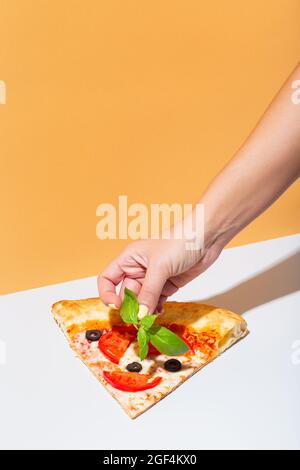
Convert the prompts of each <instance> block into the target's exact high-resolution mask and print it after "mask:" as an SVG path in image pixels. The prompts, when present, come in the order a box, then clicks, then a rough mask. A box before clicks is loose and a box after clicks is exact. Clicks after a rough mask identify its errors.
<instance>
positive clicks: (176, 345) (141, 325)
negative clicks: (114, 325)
mask: <svg viewBox="0 0 300 470" xmlns="http://www.w3.org/2000/svg"><path fill="white" fill-rule="evenodd" d="M138 311H139V303H138V300H137V298H136V295H135V294H134V292H132V291H131V290H130V289H127V288H126V289H125V291H124V300H123V303H122V307H121V310H120V315H121V317H122V320H123V321H124V322H125V323H130V324H134V325H137V327H138V333H137V340H138V345H139V354H140V358H141V360H142V361H143V360H144V359H145V358H146V357H147V354H148V351H149V342H150V343H151V344H152V345H153V346H154V347H155V348H156V349H157V350H158V351H159V352H160V353H162V354H166V355H167V356H180V355H181V354H184V353H185V352H187V351H188V350H189V347H188V346H187V344H186V343H185V342H184V341H183V340H182V339H181V338H180V337H179V336H178V335H176V334H175V333H173V331H171V330H169V329H168V328H166V327H165V326H160V325H154V323H155V320H156V318H157V315H155V314H153V315H146V316H145V317H144V318H142V319H141V320H140V321H139V319H138Z"/></svg>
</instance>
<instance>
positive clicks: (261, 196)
mask: <svg viewBox="0 0 300 470" xmlns="http://www.w3.org/2000/svg"><path fill="white" fill-rule="evenodd" d="M297 79H298V80H299V79H300V66H299V65H298V67H297V68H296V69H295V71H294V72H293V73H292V75H291V76H290V77H289V79H288V80H287V82H286V83H285V84H284V86H283V87H282V89H281V90H280V92H279V93H278V95H277V97H276V98H275V99H274V101H273V102H272V104H271V105H270V107H269V108H268V110H267V111H266V113H265V114H264V116H263V117H262V119H261V120H260V122H259V123H258V125H257V127H256V128H255V130H254V131H253V132H252V134H251V135H250V136H249V138H248V139H247V140H246V142H245V143H244V145H243V146H242V147H241V148H240V150H239V151H238V152H237V153H236V155H235V156H234V157H233V159H232V160H231V161H230V162H229V163H228V165H227V166H226V167H225V168H224V169H223V170H222V171H221V173H220V174H219V175H218V176H217V177H216V178H215V179H214V180H213V182H212V183H211V184H210V186H209V187H208V189H207V190H206V192H205V193H204V195H203V197H202V199H201V201H200V202H201V203H203V204H204V208H205V239H206V245H207V246H210V245H212V244H214V243H219V244H221V245H223V246H225V245H226V244H227V243H228V242H229V241H230V240H231V239H232V238H233V237H234V236H235V235H236V234H237V233H238V232H239V231H240V230H242V228H243V227H245V226H246V225H248V224H249V223H250V222H251V221H252V220H253V219H254V218H256V217H257V216H258V215H259V214H260V213H262V212H263V211H264V210H265V209H266V208H267V207H268V206H270V205H271V204H272V203H273V202H274V201H275V200H276V199H277V198H278V197H279V196H280V195H281V194H282V193H283V192H284V191H285V189H286V188H287V187H288V186H289V185H290V184H292V182H293V181H295V179H297V177H298V176H299V173H300V104H295V103H293V102H292V99H291V96H292V93H293V91H294V90H293V89H292V83H293V82H294V81H295V80H297Z"/></svg>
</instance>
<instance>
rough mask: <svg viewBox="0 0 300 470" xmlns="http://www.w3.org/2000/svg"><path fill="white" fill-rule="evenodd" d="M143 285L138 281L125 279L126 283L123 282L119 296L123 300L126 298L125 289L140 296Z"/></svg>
mask: <svg viewBox="0 0 300 470" xmlns="http://www.w3.org/2000/svg"><path fill="white" fill-rule="evenodd" d="M141 287H142V286H141V283H140V282H139V281H138V280H137V279H131V278H130V277H125V279H124V281H123V282H122V286H121V289H120V293H119V296H120V297H121V300H123V298H124V290H125V288H127V289H130V290H131V291H132V292H134V293H135V295H139V292H140V290H141Z"/></svg>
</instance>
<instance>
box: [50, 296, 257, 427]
mask: <svg viewBox="0 0 300 470" xmlns="http://www.w3.org/2000/svg"><path fill="white" fill-rule="evenodd" d="M52 312H53V315H54V318H55V320H56V321H57V323H58V324H59V326H60V327H61V328H62V330H63V332H64V333H65V335H66V337H67V338H68V341H69V343H70V345H71V347H72V348H73V349H74V351H75V352H76V354H77V355H78V356H80V358H81V359H82V360H83V362H84V363H85V364H86V365H87V366H88V367H89V369H90V370H91V371H92V372H93V374H94V375H95V376H96V377H97V379H98V380H99V381H100V382H101V383H102V384H103V385H104V386H105V387H106V388H107V390H108V391H109V392H110V394H111V395H112V396H113V397H114V398H115V399H116V400H117V401H118V402H119V403H120V405H121V406H122V407H123V408H124V410H125V411H126V413H127V414H128V415H129V416H130V417H131V418H136V417H137V416H139V415H140V414H141V413H143V412H144V411H146V410H147V409H148V408H150V407H151V406H153V405H154V404H155V403H157V402H159V401H160V400H161V399H162V398H164V397H165V396H166V395H168V394H169V393H170V392H172V391H173V390H174V389H175V388H177V387H178V386H179V385H180V384H182V383H183V382H184V381H185V380H187V379H188V378H189V377H190V376H191V375H193V374H194V373H195V372H197V371H198V370H199V369H201V368H202V367H203V366H205V365H206V364H208V363H209V362H210V361H212V360H213V359H215V358H216V357H217V356H218V355H219V354H221V353H222V352H223V351H225V350H226V349H227V348H229V347H230V346H231V345H232V344H234V343H235V342H237V341H238V340H239V339H241V338H242V337H244V336H245V335H246V334H247V333H248V330H247V324H246V322H245V320H244V319H243V318H242V317H241V316H240V315H237V314H235V313H233V312H230V311H228V310H225V309H222V308H217V307H213V306H210V305H203V304H198V303H192V302H167V303H166V304H165V307H164V313H163V314H161V315H159V317H158V319H157V322H156V323H157V324H160V325H162V326H166V327H167V328H169V329H170V330H172V331H174V332H175V333H176V334H177V335H179V336H180V337H181V338H182V339H183V340H184V341H185V342H186V344H187V345H188V346H189V351H188V352H186V353H185V354H183V355H182V356H177V357H176V358H174V357H172V358H170V357H168V356H165V355H163V354H160V353H159V352H158V351H157V350H156V349H155V348H154V347H153V346H151V345H150V348H149V353H148V356H147V358H146V359H144V360H143V361H141V360H140V358H139V353H138V344H137V339H136V329H135V328H134V326H132V325H129V326H128V325H126V324H125V323H123V321H122V319H121V317H120V314H119V311H118V310H115V309H113V308H110V307H107V306H106V305H104V304H103V303H102V302H101V300H100V299H99V298H94V299H85V300H76V301H75V300H63V301H61V302H57V303H55V304H54V305H53V308H52Z"/></svg>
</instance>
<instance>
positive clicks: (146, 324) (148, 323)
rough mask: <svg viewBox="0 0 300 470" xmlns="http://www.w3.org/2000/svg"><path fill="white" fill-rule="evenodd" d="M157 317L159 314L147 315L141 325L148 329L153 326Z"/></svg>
mask: <svg viewBox="0 0 300 470" xmlns="http://www.w3.org/2000/svg"><path fill="white" fill-rule="evenodd" d="M156 318H157V315H146V316H145V317H143V318H142V319H141V326H143V327H144V328H145V330H146V331H148V330H149V329H150V328H151V326H153V323H154V322H155V320H156Z"/></svg>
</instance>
